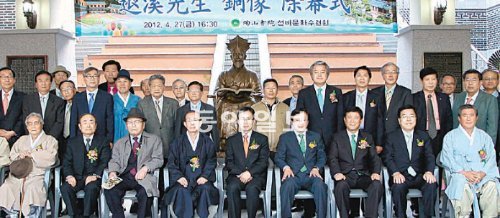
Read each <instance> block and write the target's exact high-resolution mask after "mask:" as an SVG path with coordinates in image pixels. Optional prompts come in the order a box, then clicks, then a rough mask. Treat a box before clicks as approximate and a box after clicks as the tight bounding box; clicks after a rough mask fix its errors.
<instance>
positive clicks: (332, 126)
mask: <svg viewBox="0 0 500 218" xmlns="http://www.w3.org/2000/svg"><path fill="white" fill-rule="evenodd" d="M334 90H335V93H336V97H337V100H338V102H333V103H332V102H331V101H330V94H331V93H332V92H333V91H334ZM324 99H325V102H324V106H323V113H321V110H320V108H319V104H318V100H317V97H316V90H315V89H314V85H312V86H309V87H307V88H305V89H302V90H300V92H299V98H298V100H297V109H305V110H306V111H307V112H308V114H309V126H308V127H307V128H308V129H309V130H311V131H314V132H317V133H319V134H320V135H321V138H322V139H323V142H324V143H325V145H326V146H327V147H326V151H328V148H329V146H330V144H331V142H332V136H333V133H335V132H337V130H339V129H343V128H344V121H343V119H344V98H343V95H342V90H340V89H338V88H337V87H335V86H330V85H326V91H325V96H324Z"/></svg>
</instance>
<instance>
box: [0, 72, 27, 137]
mask: <svg viewBox="0 0 500 218" xmlns="http://www.w3.org/2000/svg"><path fill="white" fill-rule="evenodd" d="M15 84H16V72H14V70H12V69H11V68H9V67H4V68H0V85H1V86H2V92H1V93H0V94H1V98H2V104H1V105H0V107H1V110H0V137H4V138H5V139H7V140H8V141H9V146H10V147H12V145H13V144H14V143H15V142H16V141H17V139H18V138H19V137H21V136H22V135H23V134H24V119H23V116H22V115H23V110H22V106H23V98H24V93H22V92H18V91H16V90H14V85H15Z"/></svg>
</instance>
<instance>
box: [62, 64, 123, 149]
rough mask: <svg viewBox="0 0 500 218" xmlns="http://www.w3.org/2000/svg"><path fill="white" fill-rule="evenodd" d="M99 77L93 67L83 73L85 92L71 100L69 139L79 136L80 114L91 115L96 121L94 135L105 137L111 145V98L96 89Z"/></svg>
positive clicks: (112, 120) (112, 134) (112, 125)
mask: <svg viewBox="0 0 500 218" xmlns="http://www.w3.org/2000/svg"><path fill="white" fill-rule="evenodd" d="M99 76H100V73H99V70H98V69H97V68H95V67H88V68H87V69H85V70H84V71H83V80H84V82H85V91H83V92H80V93H78V94H76V95H75V97H74V98H73V105H72V106H71V118H70V137H75V136H76V135H78V134H80V131H79V130H78V118H79V117H80V116H81V115H82V114H87V113H91V114H92V115H94V116H95V119H96V121H97V130H96V135H102V136H104V137H106V139H107V140H108V142H109V143H110V145H111V143H112V142H113V136H114V116H113V96H111V95H110V94H109V93H107V92H106V91H102V90H100V89H98V88H97V86H98V85H99Z"/></svg>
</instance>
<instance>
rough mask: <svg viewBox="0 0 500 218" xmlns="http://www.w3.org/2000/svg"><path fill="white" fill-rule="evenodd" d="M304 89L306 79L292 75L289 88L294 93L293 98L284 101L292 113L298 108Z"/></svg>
mask: <svg viewBox="0 0 500 218" xmlns="http://www.w3.org/2000/svg"><path fill="white" fill-rule="evenodd" d="M303 87H304V78H302V76H301V75H292V76H291V77H290V79H289V80H288V88H289V89H290V92H291V93H292V97H290V98H287V99H285V100H284V101H283V103H285V104H286V105H288V107H289V108H288V109H290V111H294V110H295V108H296V107H297V100H298V98H299V91H300V90H302V88H303Z"/></svg>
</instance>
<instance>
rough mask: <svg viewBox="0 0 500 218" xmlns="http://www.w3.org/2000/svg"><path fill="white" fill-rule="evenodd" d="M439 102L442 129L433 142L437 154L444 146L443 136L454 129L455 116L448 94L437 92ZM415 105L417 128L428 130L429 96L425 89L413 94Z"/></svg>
mask: <svg viewBox="0 0 500 218" xmlns="http://www.w3.org/2000/svg"><path fill="white" fill-rule="evenodd" d="M436 100H437V102H438V105H437V106H438V112H439V124H440V129H439V131H438V135H437V136H436V138H435V140H436V142H435V143H433V150H434V155H437V154H438V153H439V152H440V151H441V148H442V144H443V138H444V135H446V133H448V132H449V131H450V130H451V129H453V118H452V111H451V104H450V97H449V96H448V95H447V94H444V93H441V92H436ZM413 106H415V109H416V110H417V126H416V127H415V129H419V130H422V131H427V96H425V94H424V92H423V91H419V92H417V93H414V94H413Z"/></svg>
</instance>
